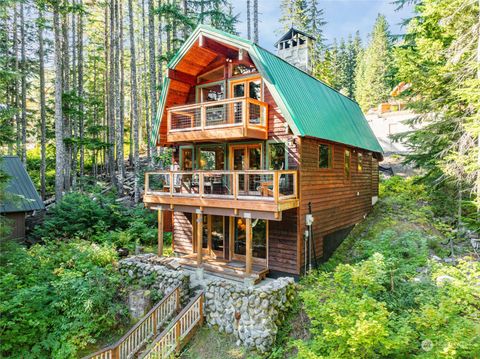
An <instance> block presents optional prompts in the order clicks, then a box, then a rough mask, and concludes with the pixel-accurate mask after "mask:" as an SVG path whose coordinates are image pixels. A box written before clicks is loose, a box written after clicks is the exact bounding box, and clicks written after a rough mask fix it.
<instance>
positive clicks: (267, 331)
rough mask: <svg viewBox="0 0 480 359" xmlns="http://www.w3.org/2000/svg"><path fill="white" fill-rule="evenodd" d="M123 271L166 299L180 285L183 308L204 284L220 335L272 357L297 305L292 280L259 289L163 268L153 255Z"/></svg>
mask: <svg viewBox="0 0 480 359" xmlns="http://www.w3.org/2000/svg"><path fill="white" fill-rule="evenodd" d="M119 266H120V272H121V273H123V274H124V275H125V277H126V278H128V280H129V281H130V283H131V284H135V285H137V286H140V287H142V288H148V289H150V290H153V291H158V292H159V294H160V296H163V295H165V294H166V293H167V292H169V291H171V290H172V289H173V288H175V287H176V286H177V284H180V285H181V299H182V302H183V303H184V304H185V303H186V302H187V301H188V300H189V298H190V296H191V293H192V292H193V291H195V290H197V289H198V286H199V285H200V286H201V287H203V289H204V292H205V302H204V303H205V305H204V313H205V322H206V324H207V325H208V326H210V327H213V328H215V329H217V330H218V331H220V332H225V333H227V334H231V335H234V336H235V337H236V338H237V345H239V346H244V347H246V348H248V349H250V350H256V351H258V352H260V353H265V352H268V351H269V350H270V349H271V347H272V345H273V344H274V343H275V338H276V335H277V332H278V326H279V324H280V323H281V321H282V320H283V319H284V316H285V314H286V313H287V311H288V309H289V308H290V306H291V303H292V302H293V296H294V295H295V293H294V292H295V283H294V280H293V278H279V279H275V280H272V279H269V280H268V281H263V282H261V283H260V284H258V285H256V286H248V285H245V284H243V283H238V282H233V281H228V280H225V279H222V278H219V277H215V276H208V275H206V276H205V277H204V278H203V279H202V280H199V279H198V278H196V277H195V276H196V274H195V273H192V272H189V271H187V270H184V269H181V268H178V269H171V268H168V267H166V266H165V265H163V264H160V263H159V260H158V257H156V256H155V255H153V254H142V255H136V256H132V257H129V258H126V259H123V260H121V261H120V262H119Z"/></svg>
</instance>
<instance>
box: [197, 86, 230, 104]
mask: <svg viewBox="0 0 480 359" xmlns="http://www.w3.org/2000/svg"><path fill="white" fill-rule="evenodd" d="M197 96H198V98H197V101H198V102H207V101H219V100H223V99H224V98H225V85H224V83H223V82H220V83H215V84H209V85H202V86H197Z"/></svg>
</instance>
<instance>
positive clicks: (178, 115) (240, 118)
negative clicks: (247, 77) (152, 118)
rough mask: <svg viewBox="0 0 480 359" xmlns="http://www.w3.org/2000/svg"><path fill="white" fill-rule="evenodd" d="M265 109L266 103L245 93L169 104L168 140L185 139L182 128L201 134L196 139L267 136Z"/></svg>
mask: <svg viewBox="0 0 480 359" xmlns="http://www.w3.org/2000/svg"><path fill="white" fill-rule="evenodd" d="M267 110H268V105H267V104H266V103H264V102H261V101H258V100H255V99H252V98H247V97H243V98H232V99H226V100H220V101H212V102H202V103H198V104H193V105H183V106H175V107H170V108H169V109H168V110H167V113H168V121H167V122H168V136H169V140H171V141H175V140H182V139H186V137H185V132H191V131H198V133H200V134H203V136H200V137H199V139H207V138H215V137H218V138H224V137H223V136H227V137H229V138H232V137H237V138H241V137H254V138H261V139H264V138H266V137H267V136H268V133H267V112H268V111H267ZM232 129H233V130H235V131H232ZM222 130H225V131H222Z"/></svg>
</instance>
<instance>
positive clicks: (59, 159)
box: [53, 5, 65, 202]
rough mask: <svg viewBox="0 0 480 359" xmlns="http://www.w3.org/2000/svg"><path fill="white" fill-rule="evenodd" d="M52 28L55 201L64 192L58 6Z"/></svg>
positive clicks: (60, 42)
mask: <svg viewBox="0 0 480 359" xmlns="http://www.w3.org/2000/svg"><path fill="white" fill-rule="evenodd" d="M53 28H54V34H55V57H54V66H55V200H56V201H57V202H58V201H60V200H61V199H62V196H63V190H64V181H65V177H64V173H63V172H64V169H65V146H64V142H63V135H64V132H63V113H62V93H63V69H62V53H63V51H62V38H61V33H60V18H59V14H58V5H57V6H55V9H54V12H53Z"/></svg>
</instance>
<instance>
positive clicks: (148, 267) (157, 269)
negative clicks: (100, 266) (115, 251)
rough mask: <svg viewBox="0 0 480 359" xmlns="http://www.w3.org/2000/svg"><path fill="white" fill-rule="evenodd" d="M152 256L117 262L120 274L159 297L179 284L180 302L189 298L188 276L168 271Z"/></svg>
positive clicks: (130, 258)
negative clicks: (154, 292) (157, 294)
mask: <svg viewBox="0 0 480 359" xmlns="http://www.w3.org/2000/svg"><path fill="white" fill-rule="evenodd" d="M156 258H158V257H157V256H155V255H154V254H140V255H136V256H132V257H128V258H126V259H122V260H121V261H119V270H120V273H122V274H123V275H125V276H127V277H128V278H129V281H131V282H132V283H134V284H137V285H140V286H141V287H144V288H148V289H150V290H152V291H156V292H158V293H159V294H160V295H161V296H164V295H165V294H167V293H169V292H170V291H171V290H173V288H175V287H176V286H177V285H178V284H180V287H181V288H180V295H181V298H182V301H185V300H188V298H189V296H190V275H189V274H188V273H186V272H185V271H183V270H181V269H170V268H167V267H166V266H164V265H162V264H158V263H157V261H156Z"/></svg>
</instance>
